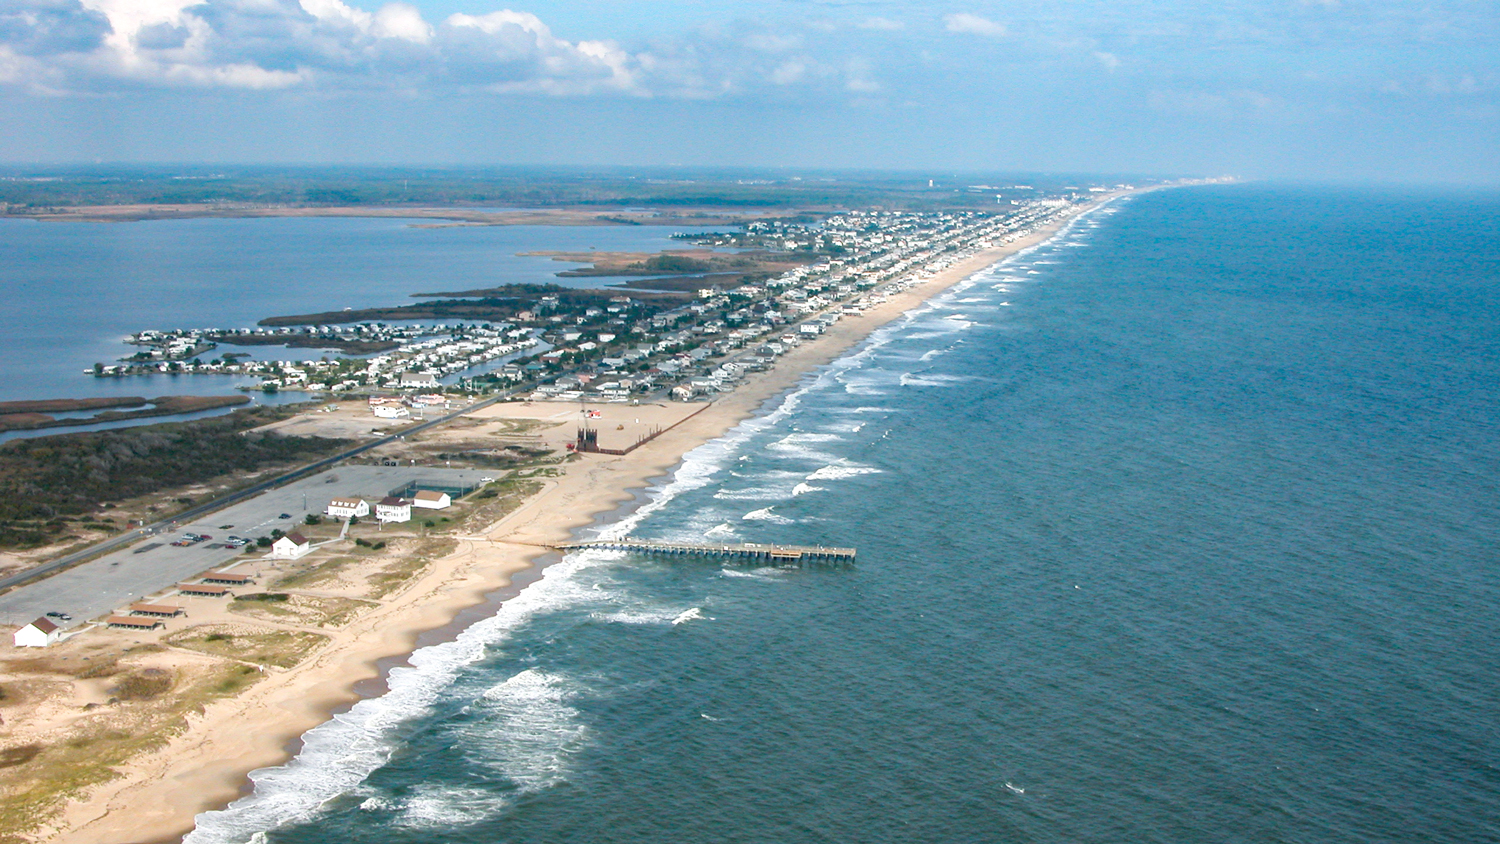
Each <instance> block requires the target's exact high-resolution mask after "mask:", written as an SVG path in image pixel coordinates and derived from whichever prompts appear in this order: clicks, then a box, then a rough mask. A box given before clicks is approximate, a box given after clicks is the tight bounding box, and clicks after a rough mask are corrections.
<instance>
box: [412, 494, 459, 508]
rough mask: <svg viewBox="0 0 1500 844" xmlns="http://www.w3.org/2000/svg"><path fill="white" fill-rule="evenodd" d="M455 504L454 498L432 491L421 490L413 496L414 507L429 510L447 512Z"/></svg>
mask: <svg viewBox="0 0 1500 844" xmlns="http://www.w3.org/2000/svg"><path fill="white" fill-rule="evenodd" d="M452 503H453V496H451V495H449V494H448V493H446V492H435V491H433V490H430V489H419V490H417V494H416V495H414V496H412V500H411V504H412V506H413V507H422V508H425V509H427V510H446V509H447V508H448V506H449V505H450V504H452Z"/></svg>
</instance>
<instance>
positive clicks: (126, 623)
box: [104, 615, 166, 630]
mask: <svg viewBox="0 0 1500 844" xmlns="http://www.w3.org/2000/svg"><path fill="white" fill-rule="evenodd" d="M104 623H105V624H108V625H109V626H110V627H121V628H124V629H127V630H155V629H156V628H158V627H165V626H166V625H164V624H162V623H161V619H159V618H140V617H139V616H133V615H112V616H110V617H109V619H108V620H107V621H105V622H104Z"/></svg>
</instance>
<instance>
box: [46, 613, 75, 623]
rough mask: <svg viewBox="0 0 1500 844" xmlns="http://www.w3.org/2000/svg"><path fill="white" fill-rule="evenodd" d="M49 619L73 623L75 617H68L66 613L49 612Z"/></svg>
mask: <svg viewBox="0 0 1500 844" xmlns="http://www.w3.org/2000/svg"><path fill="white" fill-rule="evenodd" d="M47 617H48V618H56V619H61V620H62V621H72V620H73V616H71V615H68V614H67V613H65V612H49V613H47Z"/></svg>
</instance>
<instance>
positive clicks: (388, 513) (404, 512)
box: [375, 495, 411, 522]
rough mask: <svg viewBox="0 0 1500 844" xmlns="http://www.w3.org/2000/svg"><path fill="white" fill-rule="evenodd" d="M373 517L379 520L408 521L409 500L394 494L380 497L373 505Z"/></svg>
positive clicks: (409, 516)
mask: <svg viewBox="0 0 1500 844" xmlns="http://www.w3.org/2000/svg"><path fill="white" fill-rule="evenodd" d="M375 518H377V519H379V520H380V521H381V522H409V521H411V502H410V501H407V500H406V499H405V498H397V497H395V496H394V495H392V496H387V497H385V498H382V499H381V500H380V501H379V502H378V503H376V505H375Z"/></svg>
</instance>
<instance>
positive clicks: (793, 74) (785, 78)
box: [771, 61, 807, 85]
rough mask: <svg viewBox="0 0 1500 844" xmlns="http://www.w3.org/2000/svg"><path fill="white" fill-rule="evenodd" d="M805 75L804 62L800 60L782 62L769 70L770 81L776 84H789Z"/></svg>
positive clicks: (805, 67)
mask: <svg viewBox="0 0 1500 844" xmlns="http://www.w3.org/2000/svg"><path fill="white" fill-rule="evenodd" d="M806 75H807V65H806V64H804V63H802V62H800V61H790V62H783V63H782V64H780V65H778V66H777V67H776V69H775V70H773V71H771V81H772V82H775V83H776V84H777V85H790V84H792V83H793V82H796V81H798V80H799V79H801V78H802V77H804V76H806Z"/></svg>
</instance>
